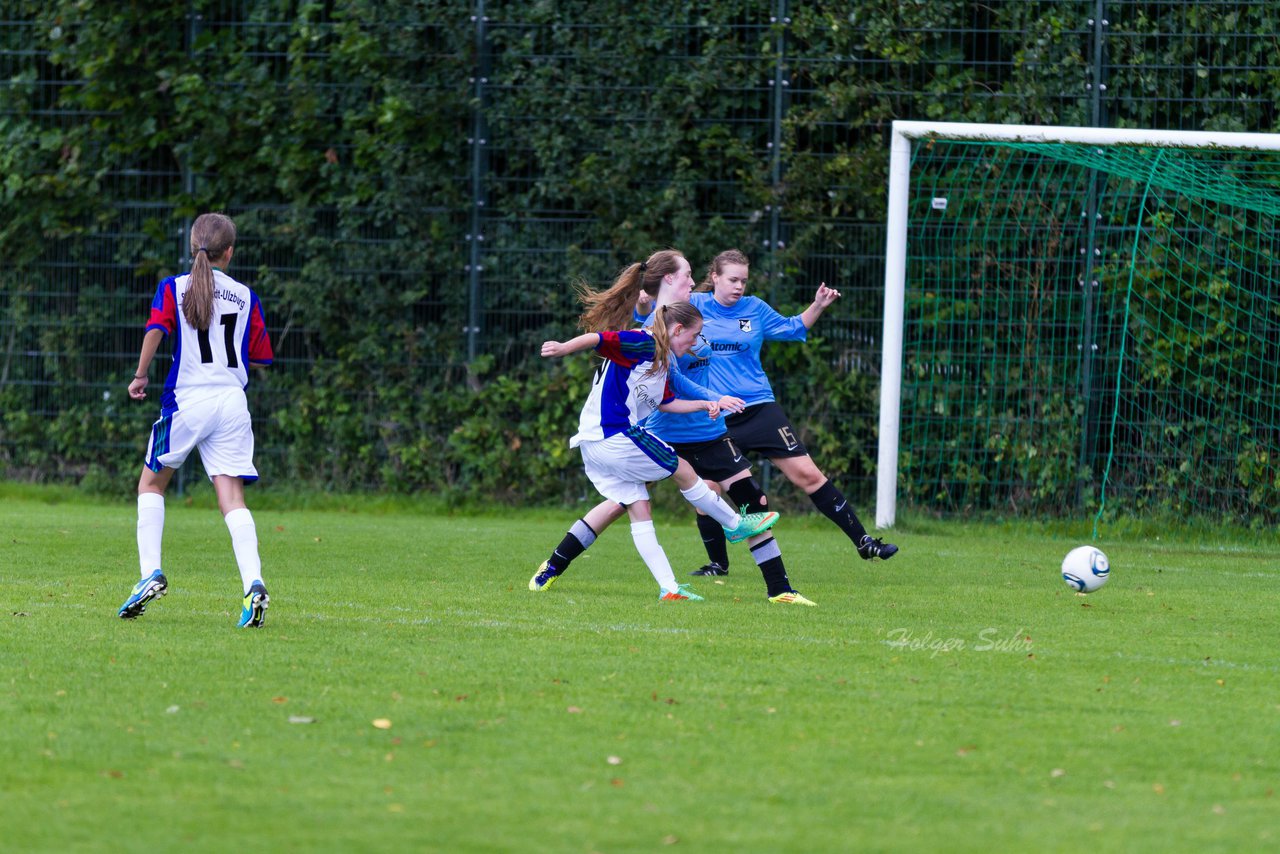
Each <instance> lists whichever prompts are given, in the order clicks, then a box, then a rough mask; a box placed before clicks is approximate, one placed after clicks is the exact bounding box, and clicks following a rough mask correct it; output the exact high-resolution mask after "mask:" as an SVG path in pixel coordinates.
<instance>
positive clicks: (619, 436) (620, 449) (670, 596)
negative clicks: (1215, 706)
mask: <svg viewBox="0 0 1280 854" xmlns="http://www.w3.org/2000/svg"><path fill="white" fill-rule="evenodd" d="M650 272H652V273H653V274H654V275H653V277H652V279H649V280H648V281H649V287H648V289H650V290H651V294H652V295H656V292H659V291H660V290H661V289H662V285H663V284H664V283H665V284H666V285H668V286H671V285H673V284H674V286H675V287H676V288H677V289H679V285H680V283H681V282H684V283H685V284H684V291H685V293H687V291H688V285H691V284H692V280H691V278H690V277H689V267H688V261H686V260H685V259H684V257H683V256H682V255H680V254H679V253H677V252H673V251H669V250H666V251H663V252H659V253H655V254H654V255H653V256H651V257H650V259H649V260H648V261H645V262H641V263H640V264H633V265H631V266H630V267H628V268H627V269H626V270H624V271H623V273H622V274H621V275H620V276H619V278H618V280H617V281H615V283H614V286H613V287H612V288H610V289H609V290H607V291H603V292H595V291H592V290H590V289H589V288H585V287H584V288H580V289H579V292H580V295H581V297H582V299H583V302H584V303H585V304H586V306H587V308H586V310H585V311H584V312H583V315H582V317H581V318H580V323H581V325H582V326H583V327H585V328H588V329H591V328H593V327H597V328H601V331H599V332H588V333H587V334H585V335H580V336H578V337H577V338H574V339H573V340H571V341H569V342H565V343H561V342H558V341H548V342H546V343H545V344H543V345H542V355H543V356H563V355H567V354H569V353H574V352H579V351H581V350H586V349H591V348H595V349H596V350H597V351H599V352H600V354H601V355H603V356H604V357H605V358H606V359H607V360H608V361H607V362H606V363H605V364H604V365H603V366H602V367H601V369H600V370H599V371H597V373H596V377H595V381H594V382H593V384H592V390H591V395H590V396H589V398H588V400H587V403H586V405H585V406H584V407H583V410H582V416H581V418H580V419H579V429H578V433H577V434H576V435H575V436H574V437H573V439H572V440H571V441H570V445H571V446H572V447H577V448H579V449H580V451H581V453H582V457H583V462H584V465H585V468H586V472H587V476H588V477H589V478H590V479H591V481H592V483H593V484H594V485H595V486H596V488H597V489H598V490H599V491H600V493H601V494H602V495H603V496H604V497H605V499H606V501H605V502H603V503H602V504H600V505H598V506H597V507H595V508H593V509H592V511H591V512H590V513H588V514H587V516H586V517H584V518H583V519H579V520H578V521H577V522H576V523H574V526H573V527H572V528H571V529H570V531H569V533H568V534H567V535H566V536H565V539H564V540H563V541H562V542H561V544H560V546H559V547H558V548H557V549H556V551H555V552H554V553H553V555H552V558H551V559H548V560H547V561H544V562H543V564H542V565H541V566H540V567H539V568H538V572H537V573H535V574H534V576H533V578H532V579H531V580H530V581H529V589H531V590H535V591H538V590H545V589H547V588H548V587H550V586H551V585H552V584H553V583H554V581H555V580H556V578H558V577H559V575H560V573H561V572H562V571H563V569H564V568H565V567H567V566H568V563H569V562H570V561H572V560H573V558H575V557H577V556H578V555H579V554H581V553H582V551H583V550H585V549H586V548H587V547H588V546H590V545H591V543H592V542H594V541H595V538H596V536H597V535H598V534H599V533H601V532H602V531H603V530H604V528H605V527H606V526H608V524H609V523H611V522H612V521H613V520H614V519H617V518H618V517H619V516H621V514H622V512H623V509H624V508H625V512H627V513H628V514H629V515H630V517H631V521H632V526H631V532H632V537H633V539H634V541H635V543H636V548H637V550H638V551H639V552H640V555H641V557H642V558H643V559H644V561H645V564H646V565H647V566H648V567H649V570H650V572H651V573H652V574H653V576H654V578H655V580H657V582H658V587H659V599H661V600H663V601H681V600H690V599H693V600H697V599H700V598H701V597H699V596H698V595H697V594H695V593H693V592H692V591H691V590H690V589H689V588H688V587H687V586H685V585H680V584H678V583H677V582H676V580H675V576H674V574H673V573H672V571H671V566H670V564H669V563H668V562H667V558H666V554H665V553H664V552H663V551H662V547H661V546H660V545H659V544H658V541H657V536H656V534H655V533H654V527H653V516H652V510H651V507H650V503H649V493H648V490H647V488H646V483H647V482H651V481H657V480H664V479H666V478H667V477H672V476H674V478H675V480H676V483H677V484H678V485H679V486H680V491H681V493H682V494H683V495H684V496H685V498H687V499H688V500H689V501H690V502H691V503H692V504H693V505H694V506H695V507H698V508H699V509H701V510H703V512H705V513H707V514H708V515H709V516H711V517H712V518H714V519H716V520H717V522H718V523H719V524H721V525H722V526H724V530H725V531H726V532H727V537H728V539H729V540H731V541H733V542H737V541H739V540H743V539H747V538H748V537H752V536H755V535H756V534H759V533H762V532H763V531H765V530H767V529H768V528H770V527H772V526H773V525H774V523H776V522H777V519H778V515H777V514H776V513H772V512H767V513H755V514H739V513H736V512H735V511H734V510H733V509H732V508H731V507H729V505H728V504H726V503H725V502H724V501H723V500H722V499H721V498H719V496H717V495H716V494H715V493H713V492H711V491H710V490H709V489H708V488H707V486H706V484H705V483H704V482H703V481H702V480H701V479H699V478H698V477H697V475H695V474H694V472H693V469H692V468H691V467H690V466H689V464H688V463H687V462H685V461H684V460H681V459H680V458H679V457H677V456H676V454H675V452H674V451H673V450H672V449H671V447H670V446H669V445H667V443H665V442H663V441H662V440H660V439H658V438H657V437H655V436H653V435H652V434H650V433H649V432H648V431H647V430H645V429H644V427H642V426H641V424H640V422H642V421H643V420H644V419H645V418H646V417H647V416H648V415H649V413H650V412H652V411H653V410H654V409H662V410H664V411H675V412H697V411H702V410H706V411H707V412H708V413H709V414H710V415H711V417H716V416H717V415H718V414H719V412H720V408H721V405H729V406H735V407H736V405H737V404H738V403H739V401H737V400H734V399H732V398H719V399H716V398H715V396H714V395H712V394H711V393H710V392H708V391H706V390H705V389H698V388H697V387H696V386H691V388H692V389H694V391H693V394H692V395H691V397H695V398H701V399H689V400H677V399H676V397H675V392H674V391H673V388H672V385H673V384H674V383H673V382H672V380H673V379H674V378H673V377H671V376H670V375H669V373H668V367H669V361H670V358H671V356H672V355H681V354H683V353H687V352H688V351H689V348H690V347H691V346H692V345H693V343H694V341H695V340H696V339H697V336H698V333H699V331H700V330H701V326H702V321H701V317H699V316H698V314H697V312H696V311H694V310H692V308H691V307H690V306H689V305H688V304H687V303H671V304H666V305H663V306H662V307H661V308H660V309H659V311H660V314H659V315H658V316H657V318H656V321H655V323H654V328H653V332H652V333H650V332H646V331H638V330H637V331H632V330H622V331H619V330H618V329H617V328H616V327H619V326H622V325H624V324H625V323H626V322H627V320H628V319H629V316H630V313H631V310H632V306H633V305H634V304H635V294H636V292H637V291H638V290H639V289H640V288H641V287H645V286H646V285H645V283H646V277H647V274H649V273H650ZM610 326H613V327H614V328H612V329H611V328H609V327H610ZM682 393H683V392H682ZM592 522H594V525H593V524H590V523H592ZM553 561H554V563H553Z"/></svg>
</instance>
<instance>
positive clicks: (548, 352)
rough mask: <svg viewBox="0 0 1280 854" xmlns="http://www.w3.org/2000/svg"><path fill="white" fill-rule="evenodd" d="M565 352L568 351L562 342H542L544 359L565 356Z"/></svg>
mask: <svg viewBox="0 0 1280 854" xmlns="http://www.w3.org/2000/svg"><path fill="white" fill-rule="evenodd" d="M565 352H566V350H565V347H564V344H563V343H562V342H560V341H543V342H542V356H543V358H550V357H552V356H563V355H564V354H565Z"/></svg>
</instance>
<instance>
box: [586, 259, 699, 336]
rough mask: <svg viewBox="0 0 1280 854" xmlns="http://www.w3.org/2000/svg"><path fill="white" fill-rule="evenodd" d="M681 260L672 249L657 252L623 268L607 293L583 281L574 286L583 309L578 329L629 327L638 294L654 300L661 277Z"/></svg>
mask: <svg viewBox="0 0 1280 854" xmlns="http://www.w3.org/2000/svg"><path fill="white" fill-rule="evenodd" d="M682 258H684V255H682V254H681V253H679V252H677V251H676V250H674V249H660V250H658V251H657V252H655V253H653V254H652V255H650V256H649V257H648V258H646V259H645V260H644V261H638V262H636V263H634V264H630V265H628V266H626V267H624V268H623V269H622V272H621V273H619V274H618V277H617V278H616V279H614V280H613V284H612V285H611V286H609V288H608V289H606V290H603V291H597V290H594V289H593V288H592V287H591V286H590V285H588V284H587V283H586V282H579V283H578V284H576V285H574V290H576V291H577V292H578V299H579V301H581V303H582V304H583V306H585V308H584V309H583V311H582V314H581V315H579V316H578V326H579V327H580V328H581V329H582V330H583V331H585V332H604V331H605V330H609V329H612V330H618V329H626V328H628V327H630V326H631V325H632V322H631V321H632V317H631V316H632V312H634V311H635V305H636V300H637V299H638V298H639V297H640V291H641V290H643V291H644V292H645V293H647V294H648V295H649V296H651V297H657V296H658V289H659V288H660V287H661V286H662V279H663V277H664V276H669V275H671V274H672V273H676V272H678V271H679V269H680V259H682Z"/></svg>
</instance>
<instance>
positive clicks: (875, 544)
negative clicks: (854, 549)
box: [858, 534, 898, 560]
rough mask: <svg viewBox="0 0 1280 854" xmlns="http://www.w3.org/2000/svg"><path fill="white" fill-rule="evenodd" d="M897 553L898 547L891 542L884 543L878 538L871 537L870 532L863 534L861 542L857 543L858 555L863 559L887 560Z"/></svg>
mask: <svg viewBox="0 0 1280 854" xmlns="http://www.w3.org/2000/svg"><path fill="white" fill-rule="evenodd" d="M897 553H898V547H897V546H895V545H894V544H893V543H884V542H881V541H880V540H876V539H872V537H871V535H870V534H864V535H863V536H862V540H861V542H859V543H858V557H860V558H862V559H863V560H871V559H872V558H877V557H878V558H880V559H881V560H888V559H889V558H891V557H893V556H894V555H896V554H897Z"/></svg>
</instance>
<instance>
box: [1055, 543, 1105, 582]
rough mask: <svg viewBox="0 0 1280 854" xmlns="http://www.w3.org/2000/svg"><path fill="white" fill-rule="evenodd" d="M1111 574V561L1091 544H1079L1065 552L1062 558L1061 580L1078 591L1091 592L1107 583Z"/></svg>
mask: <svg viewBox="0 0 1280 854" xmlns="http://www.w3.org/2000/svg"><path fill="white" fill-rule="evenodd" d="M1110 575H1111V562H1110V561H1109V560H1107V556H1106V555H1104V554H1103V553H1102V552H1101V551H1100V550H1098V549H1095V548H1094V547H1093V546H1080V547H1079V548H1074V549H1072V550H1071V551H1069V552H1067V556H1066V557H1064V558H1063V559H1062V580H1063V581H1065V582H1067V586H1068V587H1070V588H1071V589H1072V590H1075V591H1077V592H1080V593H1092V592H1093V591H1095V590H1097V589H1098V588H1099V587H1101V586H1102V585H1104V584H1106V583H1107V578H1108V577H1110Z"/></svg>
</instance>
